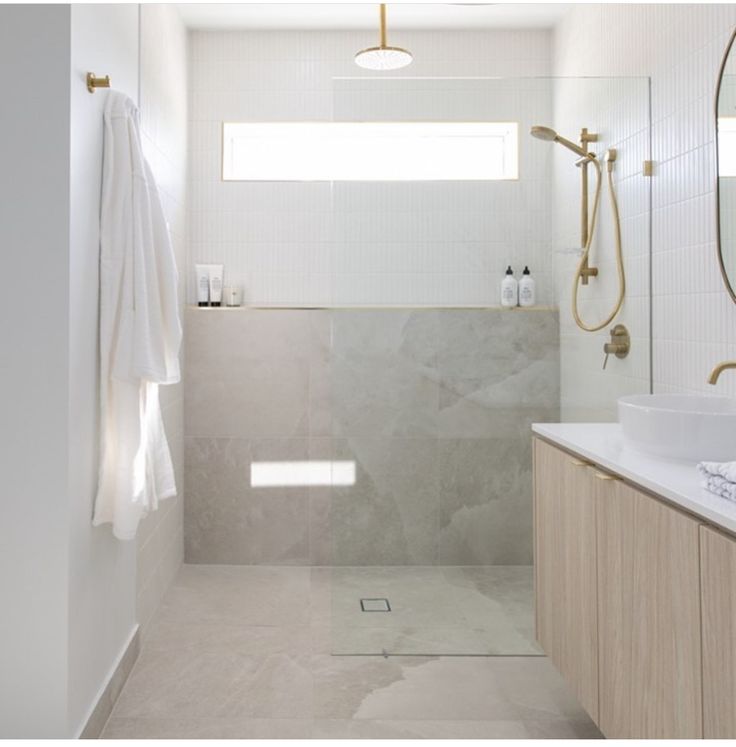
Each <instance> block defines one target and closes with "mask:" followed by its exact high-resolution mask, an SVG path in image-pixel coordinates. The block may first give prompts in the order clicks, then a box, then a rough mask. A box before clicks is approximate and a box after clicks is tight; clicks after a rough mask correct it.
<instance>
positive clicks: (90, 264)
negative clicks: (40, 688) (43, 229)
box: [57, 5, 138, 733]
mask: <svg viewBox="0 0 736 747" xmlns="http://www.w3.org/2000/svg"><path fill="white" fill-rule="evenodd" d="M71 41H72V46H71V91H70V96H71V133H70V135H71V140H70V148H71V151H70V164H71V172H70V182H69V184H70V214H71V222H70V232H69V238H70V240H69V267H68V270H67V272H66V273H65V274H64V276H63V277H67V275H68V278H69V319H68V326H69V405H68V407H69V426H68V427H69V496H70V500H71V505H70V510H71V513H70V522H69V530H70V546H69V547H70V549H69V571H70V573H69V726H70V729H71V730H72V733H75V732H76V731H78V730H79V729H80V728H81V726H83V725H84V722H85V721H86V719H87V717H88V715H89V712H90V709H91V708H92V707H93V706H94V704H95V702H96V700H97V698H98V696H99V694H100V689H101V687H103V686H104V685H105V684H106V682H107V679H108V677H109V675H110V674H111V669H112V667H113V666H114V665H115V664H116V661H117V658H118V657H119V655H120V654H121V652H122V651H123V649H124V647H125V646H126V645H127V643H128V641H129V639H130V636H131V634H132V633H133V631H134V628H135V623H136V619H135V575H136V559H135V547H134V545H133V544H132V543H124V542H119V541H118V540H116V539H114V537H113V536H112V534H111V532H110V528H109V527H107V526H102V527H93V526H92V524H91V520H90V517H91V516H92V510H93V505H94V497H95V493H96V489H97V469H98V465H97V456H98V443H99V440H98V433H99V430H98V428H99V422H98V421H99V381H98V361H99V349H98V341H97V335H98V314H97V311H98V304H99V295H98V287H99V276H98V268H99V241H100V237H99V225H100V222H99V216H100V191H101V185H102V147H103V144H102V134H103V126H102V111H103V106H104V102H105V97H106V93H105V92H104V91H98V92H96V93H94V94H90V93H89V92H88V91H87V87H86V85H85V82H84V80H85V76H86V74H87V71H93V72H95V73H96V74H97V75H109V76H110V78H111V80H112V84H113V86H114V88H115V89H117V90H119V91H124V92H126V93H127V94H128V95H129V96H131V97H132V98H133V99H134V100H136V101H137V99H138V7H137V6H136V5H72V6H71ZM57 282H59V279H57Z"/></svg>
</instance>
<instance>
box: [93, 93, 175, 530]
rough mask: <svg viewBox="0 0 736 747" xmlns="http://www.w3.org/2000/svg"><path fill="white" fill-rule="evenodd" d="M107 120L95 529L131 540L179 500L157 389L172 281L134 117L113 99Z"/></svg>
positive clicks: (168, 374)
mask: <svg viewBox="0 0 736 747" xmlns="http://www.w3.org/2000/svg"><path fill="white" fill-rule="evenodd" d="M107 97H108V98H107V101H106V104H105V113H104V150H103V167H102V207H101V214H100V412H101V422H100V473H99V483H98V488H97V498H96V500H95V511H94V517H93V521H92V523H93V524H94V525H95V526H97V525H99V524H106V523H111V524H112V530H113V534H114V535H115V536H116V537H117V538H118V539H122V540H127V539H133V538H134V537H135V535H136V531H137V528H138V523H139V522H140V520H141V518H143V516H145V515H146V513H148V512H149V511H153V510H155V509H156V508H157V507H158V502H159V501H160V500H163V499H164V498H168V497H171V496H173V495H176V484H175V480H174V470H173V466H172V462H171V454H170V452H169V445H168V443H167V441H166V433H165V432H164V426H163V421H162V419H161V407H160V405H159V392H158V387H159V385H161V384H174V383H176V382H178V381H179V379H180V371H179V348H180V345H181V337H182V329H181V322H180V320H179V308H178V300H177V285H178V275H177V270H176V263H175V260H174V252H173V249H172V246H171V239H170V237H169V232H168V227H167V225H166V220H165V218H164V214H163V209H162V206H161V198H160V196H159V193H158V189H157V187H156V183H155V180H154V178H153V174H152V172H151V169H150V167H149V165H148V163H147V162H146V160H145V158H144V157H143V150H142V147H141V138H140V126H139V113H138V109H137V107H136V106H135V104H134V103H133V102H132V101H131V100H130V99H129V98H128V97H127V96H125V95H123V94H121V93H118V92H116V91H110V92H109V93H108V94H107Z"/></svg>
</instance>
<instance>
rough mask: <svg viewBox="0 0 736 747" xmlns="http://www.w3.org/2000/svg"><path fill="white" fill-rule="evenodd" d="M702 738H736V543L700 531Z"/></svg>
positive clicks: (711, 531)
mask: <svg viewBox="0 0 736 747" xmlns="http://www.w3.org/2000/svg"><path fill="white" fill-rule="evenodd" d="M700 578H701V586H702V594H703V597H702V602H703V603H702V610H703V612H702V614H703V736H704V737H705V738H706V739H734V738H736V541H734V540H733V539H731V538H730V537H726V536H725V535H723V534H721V533H720V532H717V531H715V530H713V529H710V528H709V527H700Z"/></svg>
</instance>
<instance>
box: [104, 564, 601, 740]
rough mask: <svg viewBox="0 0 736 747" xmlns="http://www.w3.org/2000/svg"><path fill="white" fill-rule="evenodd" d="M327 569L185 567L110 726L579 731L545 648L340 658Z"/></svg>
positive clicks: (116, 731) (227, 734)
mask: <svg viewBox="0 0 736 747" xmlns="http://www.w3.org/2000/svg"><path fill="white" fill-rule="evenodd" d="M330 589H331V582H330V573H329V571H328V569H310V568H304V567H291V568H285V567H262V566H261V567H259V566H185V567H184V568H183V569H182V571H181V572H180V574H179V577H178V578H177V581H176V583H175V584H174V586H173V587H172V589H171V590H170V591H169V593H168V595H167V597H166V599H165V600H164V603H163V606H162V608H161V609H160V610H159V612H158V613H157V615H156V617H155V619H154V621H153V622H152V624H151V626H150V627H149V629H148V630H147V631H146V636H145V638H144V641H143V648H142V651H141V655H140V657H139V659H138V661H137V662H136V665H135V667H134V669H133V672H132V673H131V675H130V678H129V679H128V682H127V683H126V685H125V687H124V689H123V692H122V693H121V695H120V698H119V699H118V702H117V704H116V706H115V709H114V711H113V713H112V716H111V717H110V720H109V721H108V724H107V726H106V728H105V731H104V733H103V737H107V738H114V737H118V738H147V737H149V738H155V737H160V738H163V737H171V738H187V737H189V738H198V737H199V738H204V737H213V738H217V737H220V738H268V737H274V738H276V737H278V738H307V737H314V738H331V737H335V738H337V737H353V738H370V737H373V738H401V737H406V738H409V737H415V738H418V737H436V738H514V737H519V738H529V737H551V738H574V737H587V738H591V737H598V736H600V734H599V732H598V731H597V729H596V728H595V726H594V725H593V723H592V722H591V721H590V719H589V718H588V717H587V716H586V714H585V713H584V712H583V711H582V709H581V708H580V707H579V706H578V705H577V704H576V702H575V701H574V699H573V698H572V697H571V695H570V694H569V692H568V691H567V688H566V687H565V685H564V683H563V682H562V680H561V678H560V677H559V675H557V674H556V672H555V671H554V669H553V668H552V666H551V665H550V664H549V662H548V661H547V660H546V659H545V658H544V657H540V656H491V657H482V656H481V657H463V656H447V657H442V656H391V657H389V658H383V657H381V656H333V655H331V650H332V646H333V643H332V634H331V630H330V626H331V623H332V618H333V609H332V607H333V601H332V599H331V593H330Z"/></svg>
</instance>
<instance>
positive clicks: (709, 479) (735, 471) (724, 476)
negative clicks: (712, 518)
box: [698, 462, 736, 501]
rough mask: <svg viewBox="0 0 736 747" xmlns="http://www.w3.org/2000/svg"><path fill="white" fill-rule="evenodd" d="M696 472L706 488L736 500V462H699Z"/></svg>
mask: <svg viewBox="0 0 736 747" xmlns="http://www.w3.org/2000/svg"><path fill="white" fill-rule="evenodd" d="M698 472H699V473H700V475H701V477H702V478H703V483H702V484H703V487H704V488H705V489H706V490H709V491H710V492H711V493H715V494H716V495H720V496H721V497H723V498H728V499H729V500H732V501H736V462H701V463H700V464H698Z"/></svg>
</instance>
